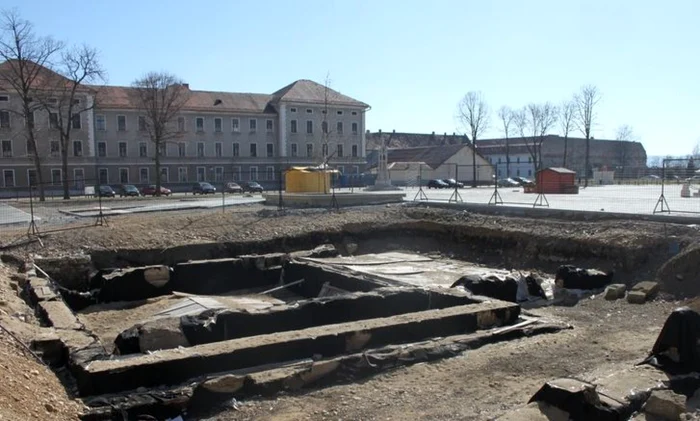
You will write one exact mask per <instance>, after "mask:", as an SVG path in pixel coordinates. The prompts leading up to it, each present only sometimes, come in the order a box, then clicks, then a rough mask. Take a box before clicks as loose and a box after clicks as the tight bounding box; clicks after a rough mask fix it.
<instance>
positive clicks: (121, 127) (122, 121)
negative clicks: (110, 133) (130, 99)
mask: <svg viewBox="0 0 700 421" xmlns="http://www.w3.org/2000/svg"><path fill="white" fill-rule="evenodd" d="M117 131H118V132H125V131H126V116H125V115H118V116H117Z"/></svg>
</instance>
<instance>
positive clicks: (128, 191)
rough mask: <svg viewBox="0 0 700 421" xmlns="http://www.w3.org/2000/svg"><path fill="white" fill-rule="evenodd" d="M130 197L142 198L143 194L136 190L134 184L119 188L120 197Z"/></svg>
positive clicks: (123, 185)
mask: <svg viewBox="0 0 700 421" xmlns="http://www.w3.org/2000/svg"><path fill="white" fill-rule="evenodd" d="M124 196H126V197H129V196H134V197H139V196H141V193H140V192H139V189H137V188H136V186H134V185H133V184H122V185H121V186H120V187H119V197H124Z"/></svg>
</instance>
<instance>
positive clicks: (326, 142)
mask: <svg viewBox="0 0 700 421" xmlns="http://www.w3.org/2000/svg"><path fill="white" fill-rule="evenodd" d="M331 92H332V91H331V75H330V73H326V79H325V80H324V82H323V110H321V114H322V115H323V117H322V118H321V151H320V153H319V156H320V158H321V166H323V167H325V166H327V165H328V161H329V160H330V158H331V156H330V155H329V150H328V148H329V146H330V139H331V128H330V127H328V113H329V109H328V105H329V103H330V95H331ZM333 154H335V152H334V153H333Z"/></svg>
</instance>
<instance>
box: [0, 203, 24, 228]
mask: <svg viewBox="0 0 700 421" xmlns="http://www.w3.org/2000/svg"><path fill="white" fill-rule="evenodd" d="M30 220H31V216H30V215H29V214H28V213H27V212H24V211H21V210H19V209H16V208H13V207H12V206H10V205H7V204H5V203H0V225H9V224H24V223H29V221H30Z"/></svg>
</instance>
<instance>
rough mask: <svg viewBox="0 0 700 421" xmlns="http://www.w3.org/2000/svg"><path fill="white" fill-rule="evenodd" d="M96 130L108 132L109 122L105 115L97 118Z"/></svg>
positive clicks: (99, 115)
mask: <svg viewBox="0 0 700 421" xmlns="http://www.w3.org/2000/svg"><path fill="white" fill-rule="evenodd" d="M95 129H97V131H100V132H104V131H105V130H107V120H106V119H105V116H104V115H103V114H98V115H96V116H95Z"/></svg>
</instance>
